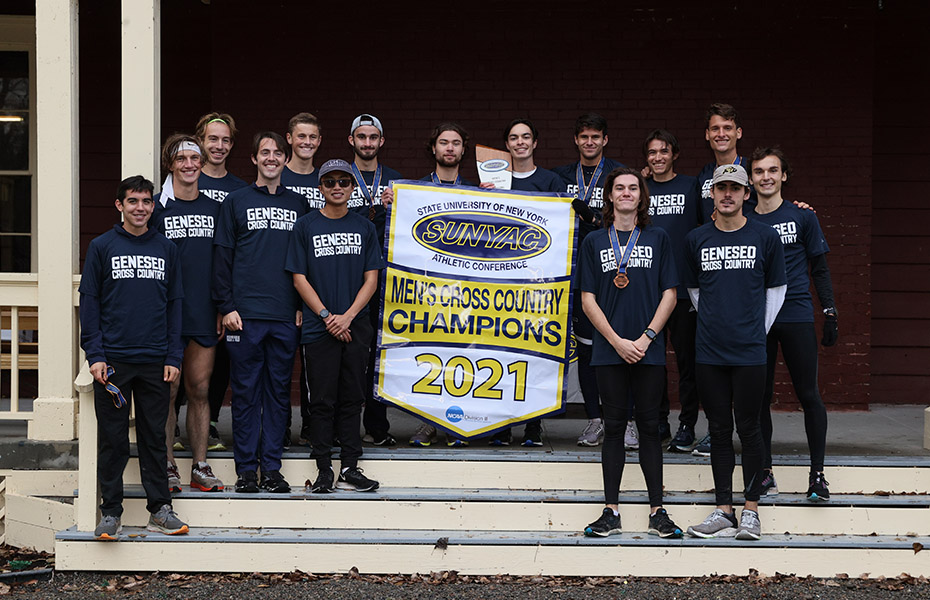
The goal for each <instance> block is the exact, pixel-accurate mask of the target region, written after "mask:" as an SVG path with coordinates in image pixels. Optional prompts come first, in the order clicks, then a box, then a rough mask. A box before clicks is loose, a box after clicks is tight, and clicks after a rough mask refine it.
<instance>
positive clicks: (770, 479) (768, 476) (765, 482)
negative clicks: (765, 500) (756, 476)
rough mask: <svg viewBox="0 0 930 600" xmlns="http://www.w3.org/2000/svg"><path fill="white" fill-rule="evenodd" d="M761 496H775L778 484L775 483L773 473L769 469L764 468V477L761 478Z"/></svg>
mask: <svg viewBox="0 0 930 600" xmlns="http://www.w3.org/2000/svg"><path fill="white" fill-rule="evenodd" d="M760 495H762V496H777V495H778V484H777V483H775V473H774V472H772V470H771V469H766V470H765V477H763V478H762V491H761V492H760Z"/></svg>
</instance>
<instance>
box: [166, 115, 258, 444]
mask: <svg viewBox="0 0 930 600" xmlns="http://www.w3.org/2000/svg"><path fill="white" fill-rule="evenodd" d="M236 133H237V130H236V121H235V119H233V118H232V115H229V114H226V113H219V112H211V113H207V114H205V115H203V116H202V117H200V119H199V120H198V121H197V126H196V128H195V130H194V136H195V137H196V138H197V139H198V140H200V144H201V146H203V148H204V150H206V153H207V154H206V157H205V158H206V160H204V161H201V162H202V163H203V168H202V170H201V172H200V178H199V179H198V180H197V188H198V189H199V190H200V193H202V194H203V195H205V196H207V197H209V198H212V199H213V200H215V201H217V202H223V200H225V199H226V196H227V195H228V194H229V192H232V191H234V190H238V189H239V188H243V187H245V186H247V185H248V184H247V183H246V182H244V181H242V180H241V179H239V178H238V177H236V176H235V175H233V174H232V173H230V172H229V171H228V170H227V169H226V161H227V160H228V159H229V153H230V152H231V151H232V149H233V146H234V145H235V143H236ZM183 379H184V376H183V375H182V376H181V380H182V381H183ZM228 387H229V353H228V352H227V351H226V342H225V341H224V340H223V339H222V338H220V341H219V343H218V344H217V345H216V356H215V358H214V361H213V372H212V374H211V375H210V430H209V434H208V437H207V449H208V450H225V449H226V445H225V444H224V443H223V440H222V439H220V433H219V430H218V429H217V427H216V424H217V422H218V421H219V420H220V409H221V408H222V407H223V400H224V399H225V398H226V388H228ZM183 393H184V389H183V386H182V387H181V388H180V394H183ZM178 401H180V396H179V398H178Z"/></svg>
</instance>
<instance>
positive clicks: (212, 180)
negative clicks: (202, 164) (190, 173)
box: [197, 171, 249, 202]
mask: <svg viewBox="0 0 930 600" xmlns="http://www.w3.org/2000/svg"><path fill="white" fill-rule="evenodd" d="M247 185H249V184H247V183H246V182H244V181H242V180H241V179H239V178H238V177H236V176H235V175H233V174H232V173H230V172H229V171H226V174H225V175H223V176H222V177H210V176H209V175H207V174H205V173H201V174H200V178H199V179H198V180H197V189H199V190H200V193H201V194H203V195H205V196H206V197H208V198H212V199H213V200H216V201H217V202H222V201H223V200H225V199H226V196H227V195H228V194H229V192H234V191H236V190H238V189H239V188H244V187H245V186H247Z"/></svg>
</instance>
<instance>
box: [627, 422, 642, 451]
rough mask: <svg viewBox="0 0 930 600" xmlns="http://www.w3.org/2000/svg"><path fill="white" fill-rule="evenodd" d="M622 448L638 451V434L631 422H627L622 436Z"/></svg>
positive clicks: (634, 424)
mask: <svg viewBox="0 0 930 600" xmlns="http://www.w3.org/2000/svg"><path fill="white" fill-rule="evenodd" d="M623 447H624V448H625V449H627V450H639V433H638V432H637V431H636V423H634V422H633V421H627V424H626V432H625V433H624V434H623Z"/></svg>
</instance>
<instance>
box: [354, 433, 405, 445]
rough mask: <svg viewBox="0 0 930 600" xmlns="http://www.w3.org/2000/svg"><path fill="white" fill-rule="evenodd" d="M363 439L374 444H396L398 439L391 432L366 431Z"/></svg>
mask: <svg viewBox="0 0 930 600" xmlns="http://www.w3.org/2000/svg"><path fill="white" fill-rule="evenodd" d="M362 441H363V442H365V443H366V444H371V445H372V446H396V445H397V440H395V439H394V437H393V436H392V435H391V434H390V433H366V434H365V435H364V436H362Z"/></svg>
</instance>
